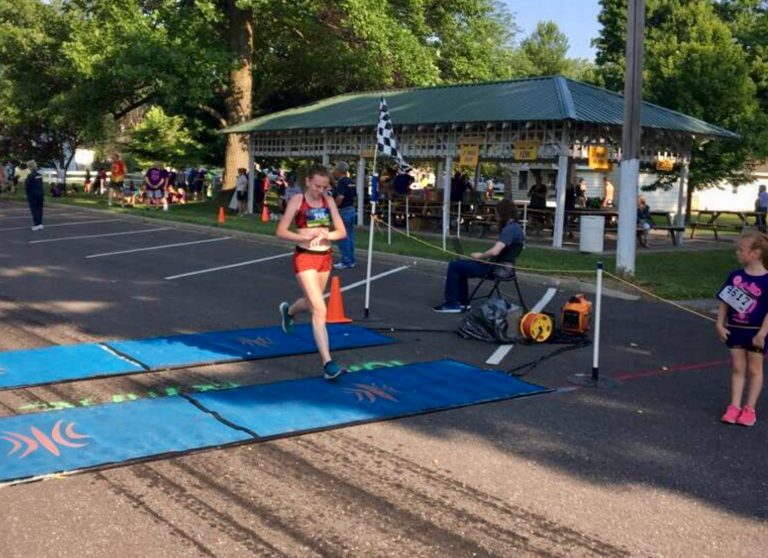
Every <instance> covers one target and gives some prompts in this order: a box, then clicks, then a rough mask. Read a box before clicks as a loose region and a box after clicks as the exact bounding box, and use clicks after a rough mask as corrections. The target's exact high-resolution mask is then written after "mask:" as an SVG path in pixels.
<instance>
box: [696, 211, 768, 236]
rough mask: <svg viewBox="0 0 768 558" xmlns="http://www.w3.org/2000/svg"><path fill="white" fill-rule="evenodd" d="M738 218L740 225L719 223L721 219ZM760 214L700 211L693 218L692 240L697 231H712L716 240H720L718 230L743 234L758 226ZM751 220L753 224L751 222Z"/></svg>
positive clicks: (752, 212)
mask: <svg viewBox="0 0 768 558" xmlns="http://www.w3.org/2000/svg"><path fill="white" fill-rule="evenodd" d="M724 216H731V217H737V218H738V223H736V224H734V223H725V222H723V221H718V220H719V219H720V218H721V217H724ZM757 216H758V213H757V212H756V211H729V210H724V209H700V210H698V211H696V212H695V217H694V216H693V214H692V216H691V222H690V223H689V225H690V227H691V238H693V236H694V235H695V234H696V230H697V229H711V230H712V232H713V233H714V234H715V240H719V237H718V235H717V231H718V230H721V231H723V230H727V231H736V232H740V233H743V232H744V231H745V230H746V229H748V228H750V227H753V226H755V225H756V224H757ZM750 220H751V222H750Z"/></svg>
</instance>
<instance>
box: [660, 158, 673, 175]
mask: <svg viewBox="0 0 768 558" xmlns="http://www.w3.org/2000/svg"><path fill="white" fill-rule="evenodd" d="M674 168H675V160H674V159H657V160H656V170H658V171H663V172H671V171H672V170H674Z"/></svg>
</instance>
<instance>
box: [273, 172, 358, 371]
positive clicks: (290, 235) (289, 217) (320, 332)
mask: <svg viewBox="0 0 768 558" xmlns="http://www.w3.org/2000/svg"><path fill="white" fill-rule="evenodd" d="M330 181H331V177H330V173H329V172H328V170H327V169H326V168H325V167H324V166H322V165H316V166H314V167H312V168H311V169H310V171H309V175H308V176H307V190H306V192H305V193H304V195H301V196H293V197H292V198H291V199H290V200H289V201H288V205H287V207H286V209H285V213H283V216H282V217H281V218H280V223H278V225H277V233H276V234H277V237H278V238H282V239H283V240H291V241H293V242H295V243H296V251H295V253H294V255H293V270H294V272H295V273H296V279H297V281H298V282H299V286H300V287H301V290H302V292H303V293H304V297H303V298H300V299H298V300H296V301H295V302H294V303H293V304H288V303H287V302H281V303H280V317H281V321H282V324H281V325H282V328H283V331H284V332H285V333H286V334H288V335H290V333H291V332H292V330H293V320H294V318H295V316H296V314H298V313H300V312H307V311H309V312H310V313H311V314H312V333H313V335H314V338H315V344H316V345H317V350H318V352H319V353H320V358H321V359H322V362H323V377H324V378H325V379H326V380H334V379H336V378H338V377H339V376H340V375H341V374H343V373H344V372H346V370H345V369H344V368H342V367H341V366H339V365H338V364H337V363H336V362H334V361H333V359H332V358H331V353H330V349H329V345H328V329H327V328H326V325H325V316H326V307H325V299H324V298H323V293H324V292H325V287H326V285H327V284H328V277H329V275H330V273H331V266H332V263H333V259H332V248H331V242H332V241H334V240H343V239H344V238H345V237H346V236H347V231H346V229H345V228H344V221H343V220H342V218H341V215H340V214H339V210H338V208H337V207H336V202H335V201H334V199H333V197H331V196H329V195H327V194H326V192H327V191H328V187H329V185H330ZM293 222H295V226H296V230H295V232H294V231H292V230H291V229H290V227H291V223H293ZM331 225H332V226H333V227H332V228H333V231H331Z"/></svg>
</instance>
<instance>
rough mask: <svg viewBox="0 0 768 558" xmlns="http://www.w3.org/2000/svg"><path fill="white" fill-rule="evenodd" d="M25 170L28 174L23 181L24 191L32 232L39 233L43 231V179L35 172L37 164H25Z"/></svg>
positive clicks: (32, 162) (30, 162) (29, 162)
mask: <svg viewBox="0 0 768 558" xmlns="http://www.w3.org/2000/svg"><path fill="white" fill-rule="evenodd" d="M27 170H28V171H29V174H28V175H27V178H25V179H24V190H25V191H26V194H27V203H29V210H30V211H31V212H32V230H33V231H41V230H43V201H44V200H45V192H44V191H43V177H42V175H41V174H40V173H39V172H37V163H36V162H34V161H28V162H27Z"/></svg>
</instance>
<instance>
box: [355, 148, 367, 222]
mask: <svg viewBox="0 0 768 558" xmlns="http://www.w3.org/2000/svg"><path fill="white" fill-rule="evenodd" d="M355 187H356V189H357V226H358V227H362V226H363V225H364V224H365V159H364V158H363V157H360V158H359V159H358V160H357V176H355Z"/></svg>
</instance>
